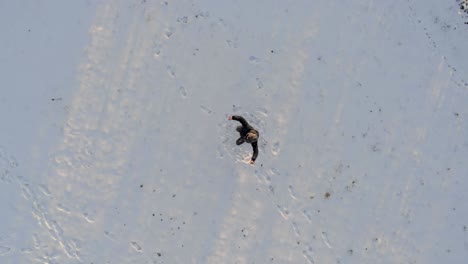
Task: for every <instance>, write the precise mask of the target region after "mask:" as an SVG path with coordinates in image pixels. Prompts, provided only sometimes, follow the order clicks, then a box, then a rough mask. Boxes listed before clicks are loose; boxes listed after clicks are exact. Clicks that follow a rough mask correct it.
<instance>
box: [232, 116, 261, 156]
mask: <svg viewBox="0 0 468 264" xmlns="http://www.w3.org/2000/svg"><path fill="white" fill-rule="evenodd" d="M232 120H236V121H239V122H240V123H241V124H242V126H239V127H237V131H238V132H239V134H240V138H239V139H237V141H236V144H237V145H240V144H242V143H244V142H248V143H250V144H252V149H253V155H252V161H255V160H256V159H257V156H258V145H257V142H258V137H259V136H260V134H259V133H258V131H257V130H255V128H253V127H252V126H251V125H250V124H249V123H248V122H247V121H246V120H245V119H244V118H243V117H242V116H232ZM247 134H249V135H247ZM252 135H253V137H252ZM247 137H249V138H247Z"/></svg>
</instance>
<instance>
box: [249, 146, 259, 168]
mask: <svg viewBox="0 0 468 264" xmlns="http://www.w3.org/2000/svg"><path fill="white" fill-rule="evenodd" d="M252 148H253V155H252V159H251V160H250V164H253V163H254V162H255V160H256V159H257V156H258V146H257V142H253V143H252Z"/></svg>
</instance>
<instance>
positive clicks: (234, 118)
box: [229, 116, 251, 129]
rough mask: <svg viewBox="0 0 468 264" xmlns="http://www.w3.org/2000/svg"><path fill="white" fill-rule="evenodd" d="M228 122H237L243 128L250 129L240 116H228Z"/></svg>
mask: <svg viewBox="0 0 468 264" xmlns="http://www.w3.org/2000/svg"><path fill="white" fill-rule="evenodd" d="M229 120H236V121H239V122H241V124H242V126H243V127H244V128H247V129H251V127H250V125H249V123H247V121H246V120H245V119H244V118H243V117H242V116H229Z"/></svg>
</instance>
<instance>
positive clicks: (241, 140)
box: [236, 137, 245, 145]
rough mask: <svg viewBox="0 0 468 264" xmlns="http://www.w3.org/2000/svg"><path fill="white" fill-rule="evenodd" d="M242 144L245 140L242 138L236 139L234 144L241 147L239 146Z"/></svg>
mask: <svg viewBox="0 0 468 264" xmlns="http://www.w3.org/2000/svg"><path fill="white" fill-rule="evenodd" d="M244 142H245V139H244V138H243V137H240V138H238V139H237V140H236V144H237V145H241V144H242V143H244Z"/></svg>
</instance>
